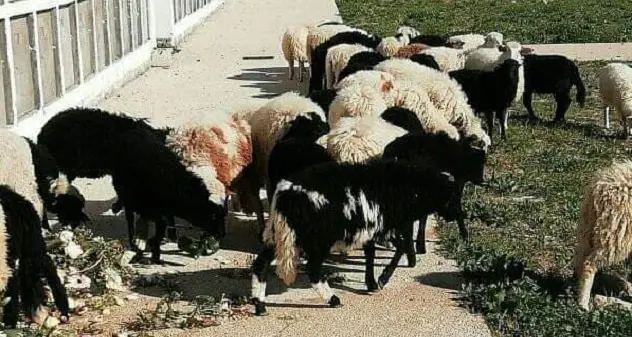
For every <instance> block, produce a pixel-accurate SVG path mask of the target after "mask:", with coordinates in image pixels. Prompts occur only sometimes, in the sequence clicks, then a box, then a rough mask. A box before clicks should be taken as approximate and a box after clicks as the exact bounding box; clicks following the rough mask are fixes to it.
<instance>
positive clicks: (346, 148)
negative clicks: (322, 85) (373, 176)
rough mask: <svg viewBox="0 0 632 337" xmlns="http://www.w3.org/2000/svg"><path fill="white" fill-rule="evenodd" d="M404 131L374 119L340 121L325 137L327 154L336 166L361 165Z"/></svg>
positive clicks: (353, 118)
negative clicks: (336, 162) (339, 163)
mask: <svg viewBox="0 0 632 337" xmlns="http://www.w3.org/2000/svg"><path fill="white" fill-rule="evenodd" d="M405 134H406V131H405V130H404V129H402V128H399V127H397V126H395V125H392V124H391V123H388V122H386V121H385V120H383V119H382V118H380V117H379V114H378V115H377V116H362V117H342V118H340V120H339V121H338V122H337V123H336V124H334V125H333V126H332V128H331V131H330V132H329V134H328V135H327V152H328V153H329V154H330V155H331V156H332V157H333V158H334V159H335V160H337V161H338V162H342V163H363V162H366V161H367V160H370V159H374V158H379V157H381V156H382V153H383V152H384V148H385V147H386V145H388V144H389V143H390V142H392V141H393V140H394V139H395V138H397V137H400V136H403V135H405Z"/></svg>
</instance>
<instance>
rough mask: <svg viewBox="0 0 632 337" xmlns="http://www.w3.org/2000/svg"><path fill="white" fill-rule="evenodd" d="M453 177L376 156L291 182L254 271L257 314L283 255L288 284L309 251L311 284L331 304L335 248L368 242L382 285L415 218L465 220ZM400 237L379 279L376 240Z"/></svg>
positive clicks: (312, 171)
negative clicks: (326, 267) (326, 266)
mask: <svg viewBox="0 0 632 337" xmlns="http://www.w3.org/2000/svg"><path fill="white" fill-rule="evenodd" d="M455 187H456V186H455V183H454V177H452V176H451V175H450V174H448V173H445V172H441V171H439V170H436V169H434V168H428V167H421V166H417V165H409V164H400V163H396V162H387V161H380V160H378V161H371V162H369V163H366V164H339V163H325V164H320V165H316V166H313V167H310V168H307V169H306V170H303V171H301V172H300V173H298V174H294V175H292V176H291V177H290V178H288V179H284V180H281V181H280V182H279V183H278V185H277V188H276V192H275V194H274V198H273V200H272V207H271V211H270V219H269V221H268V223H267V224H266V229H265V231H264V242H265V244H266V247H265V248H264V249H263V250H262V252H261V253H260V254H259V255H258V256H257V259H256V260H255V261H254V263H253V266H252V270H253V276H252V297H253V299H252V300H253V303H254V304H255V307H256V314H263V313H265V311H266V309H265V303H264V302H265V295H266V272H267V270H268V269H269V266H270V264H271V262H272V261H273V260H274V259H275V258H276V261H277V268H276V273H277V275H279V277H280V278H281V279H282V280H283V281H284V282H285V283H286V284H291V283H293V282H294V281H295V279H296V274H297V268H298V265H299V263H298V256H299V255H298V250H299V249H300V250H302V252H303V253H304V254H305V256H307V274H308V277H309V281H310V283H311V284H312V287H313V288H314V289H315V290H316V291H317V292H318V294H319V295H320V296H321V297H322V298H323V299H324V300H325V302H326V303H327V304H329V305H330V306H332V307H336V306H340V305H341V302H340V299H339V298H338V297H337V296H336V295H335V294H334V293H333V292H332V291H331V289H330V288H329V284H328V282H327V280H326V278H325V277H324V275H323V271H322V265H323V262H324V260H325V258H326V257H327V256H328V255H329V253H330V251H341V250H346V249H351V248H359V247H365V248H367V247H368V248H369V249H368V251H366V250H365V256H366V258H367V261H368V262H369V263H368V265H367V268H366V277H367V280H366V281H367V284H368V285H369V286H368V288H369V289H370V290H377V289H378V288H379V287H380V286H382V285H384V284H386V283H387V282H388V280H389V278H390V277H391V276H392V274H393V272H394V270H395V268H396V267H397V265H398V263H399V260H400V259H401V257H402V255H403V254H404V253H405V250H406V247H408V244H407V243H404V242H403V240H404V239H411V236H412V234H411V233H412V224H413V221H414V220H416V219H419V218H423V217H425V216H427V215H428V214H431V213H435V212H439V214H441V215H443V216H444V217H445V218H446V219H450V220H454V219H456V218H462V217H463V214H462V210H461V208H460V204H461V203H460V199H459V198H460V196H459V195H458V193H457V191H456V189H455ZM385 236H389V237H392V238H394V242H395V246H396V248H397V250H396V253H395V255H394V256H393V259H392V261H391V263H390V264H389V265H388V266H387V267H386V268H385V269H384V271H383V272H382V275H381V276H380V277H379V283H378V282H376V281H375V278H374V275H373V272H374V271H373V266H372V265H370V261H373V260H374V258H375V251H371V249H370V247H372V245H370V244H369V245H367V243H369V242H370V241H372V240H374V239H375V238H376V237H385Z"/></svg>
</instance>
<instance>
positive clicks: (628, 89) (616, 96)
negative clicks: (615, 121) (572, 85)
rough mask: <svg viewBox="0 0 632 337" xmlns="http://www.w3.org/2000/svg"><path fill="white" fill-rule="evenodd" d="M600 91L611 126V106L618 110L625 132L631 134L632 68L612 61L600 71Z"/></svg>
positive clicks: (626, 134)
mask: <svg viewBox="0 0 632 337" xmlns="http://www.w3.org/2000/svg"><path fill="white" fill-rule="evenodd" d="M599 92H600V94H601V99H602V101H603V105H604V118H605V122H606V126H609V124H610V123H609V121H608V118H609V116H608V114H609V112H610V108H613V109H614V110H615V111H616V112H617V116H618V117H619V121H620V122H621V126H622V127H623V134H624V135H625V137H626V138H627V137H628V135H629V127H630V125H628V118H630V116H632V68H630V67H629V66H627V65H625V64H623V63H610V64H608V65H606V66H605V67H603V68H601V70H600V71H599Z"/></svg>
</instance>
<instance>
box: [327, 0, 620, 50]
mask: <svg viewBox="0 0 632 337" xmlns="http://www.w3.org/2000/svg"><path fill="white" fill-rule="evenodd" d="M336 2H337V4H338V8H339V9H340V14H341V15H342V18H343V20H344V21H345V22H346V23H347V24H350V25H352V26H357V27H361V28H364V29H367V30H368V31H371V32H375V33H378V34H381V35H393V34H394V32H395V29H396V28H397V26H398V25H400V24H408V25H411V26H413V27H416V28H417V29H419V30H420V31H422V32H423V33H424V34H450V33H452V32H457V31H467V32H478V33H480V34H486V33H488V32H490V31H498V32H501V33H503V34H504V35H505V39H513V40H517V41H520V42H522V43H524V44H528V43H586V42H629V41H631V40H632V25H631V24H630V23H631V22H632V2H631V1H620V0H548V1H543V0H514V1H511V0H502V1H500V0H337V1H336Z"/></svg>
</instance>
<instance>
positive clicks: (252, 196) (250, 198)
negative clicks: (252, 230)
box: [235, 92, 327, 231]
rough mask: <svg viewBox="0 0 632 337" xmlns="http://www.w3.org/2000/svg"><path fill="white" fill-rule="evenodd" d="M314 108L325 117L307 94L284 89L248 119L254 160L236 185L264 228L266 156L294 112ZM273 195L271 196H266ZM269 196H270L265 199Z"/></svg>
mask: <svg viewBox="0 0 632 337" xmlns="http://www.w3.org/2000/svg"><path fill="white" fill-rule="evenodd" d="M309 112H314V113H316V115H318V116H319V117H320V119H321V120H323V121H325V120H327V117H326V116H325V112H323V109H321V108H320V107H319V106H318V105H317V104H316V103H314V102H312V101H311V100H310V99H309V98H306V97H301V96H300V95H299V94H298V93H296V92H287V93H285V94H282V95H280V96H278V97H276V98H274V99H272V100H270V101H269V102H268V103H266V104H265V105H263V106H262V107H261V108H259V109H258V110H257V111H255V112H254V113H252V114H251V115H250V117H249V119H248V123H249V124H250V127H251V137H252V149H253V163H252V166H251V167H250V168H248V169H247V170H246V171H245V172H244V173H243V178H242V179H244V180H245V182H244V183H243V184H241V185H240V186H237V187H235V191H236V192H237V193H238V194H239V200H240V201H242V200H247V202H248V204H250V205H252V206H251V207H253V208H254V211H255V213H257V220H258V223H259V226H260V228H259V229H260V231H263V227H264V226H265V223H264V220H263V205H262V203H261V200H260V199H259V188H260V187H261V186H262V185H266V186H267V184H268V182H267V177H268V172H267V170H268V158H269V157H270V152H272V149H273V148H274V145H275V143H276V142H277V140H278V139H279V138H281V137H282V136H283V134H284V133H285V132H286V130H287V129H288V128H289V123H290V122H291V121H292V120H294V119H295V118H296V117H297V116H299V115H302V116H308V113H309ZM268 197H269V198H272V196H271V195H270V196H268ZM268 200H270V199H268Z"/></svg>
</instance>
